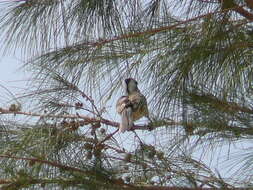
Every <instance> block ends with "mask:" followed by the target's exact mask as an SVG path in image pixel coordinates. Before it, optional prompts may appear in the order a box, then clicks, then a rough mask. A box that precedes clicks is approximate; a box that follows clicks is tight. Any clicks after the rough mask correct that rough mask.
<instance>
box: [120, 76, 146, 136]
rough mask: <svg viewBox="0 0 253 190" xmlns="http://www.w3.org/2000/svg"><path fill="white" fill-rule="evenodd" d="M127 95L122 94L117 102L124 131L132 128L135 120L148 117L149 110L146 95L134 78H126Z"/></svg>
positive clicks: (121, 130) (121, 127)
mask: <svg viewBox="0 0 253 190" xmlns="http://www.w3.org/2000/svg"><path fill="white" fill-rule="evenodd" d="M124 89H125V95H124V96H121V97H120V98H119V99H118V101H117V103H116V111H117V113H118V114H119V115H121V123H120V126H119V131H120V132H122V133H124V132H125V131H129V130H131V129H132V127H133V125H134V121H136V120H138V119H140V118H142V117H147V118H148V119H149V111H148V105H147V100H146V97H145V96H144V95H143V94H142V93H141V92H140V90H139V88H138V83H137V81H136V80H135V79H133V78H127V79H125V80H124Z"/></svg>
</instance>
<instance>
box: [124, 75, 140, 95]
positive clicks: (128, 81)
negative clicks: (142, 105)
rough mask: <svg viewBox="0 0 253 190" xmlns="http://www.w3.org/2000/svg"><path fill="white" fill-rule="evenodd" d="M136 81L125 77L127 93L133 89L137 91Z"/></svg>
mask: <svg viewBox="0 0 253 190" xmlns="http://www.w3.org/2000/svg"><path fill="white" fill-rule="evenodd" d="M137 85H138V83H137V81H136V80H135V79H133V78H127V79H125V90H126V93H127V94H131V93H133V92H135V91H139V89H138V87H137Z"/></svg>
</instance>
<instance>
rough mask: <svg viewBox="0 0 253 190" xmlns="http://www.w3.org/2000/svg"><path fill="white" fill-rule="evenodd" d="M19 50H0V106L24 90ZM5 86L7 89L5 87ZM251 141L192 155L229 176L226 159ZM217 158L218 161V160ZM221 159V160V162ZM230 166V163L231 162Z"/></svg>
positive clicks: (4, 105)
mask: <svg viewBox="0 0 253 190" xmlns="http://www.w3.org/2000/svg"><path fill="white" fill-rule="evenodd" d="M0 47H3V44H2V43H1V42H0ZM21 57H22V56H21V54H20V52H18V51H16V53H15V54H5V55H3V52H1V50H0V64H1V69H0V106H1V107H2V106H3V107H8V105H10V104H11V103H13V102H12V101H11V99H12V98H13V97H12V95H10V93H9V92H8V91H10V92H11V93H12V94H15V95H16V96H19V95H20V93H21V91H22V90H24V88H25V84H26V81H27V80H28V79H29V74H28V73H24V72H23V71H22V68H21V67H22V65H23V64H24V62H23V61H22V59H21ZM5 88H7V89H8V91H7V90H6V89H5ZM125 135H126V136H127V134H125ZM251 144H252V143H249V142H246V141H244V142H239V143H235V144H233V145H232V146H230V147H229V146H223V147H221V148H220V149H219V151H217V153H216V154H215V155H214V156H211V155H210V154H208V153H206V154H205V155H202V153H203V150H199V152H196V153H195V154H194V155H195V157H196V158H203V159H204V162H205V163H206V164H207V165H210V166H211V167H212V169H213V170H216V169H217V170H218V171H219V172H220V173H221V175H222V176H230V175H232V173H233V172H235V171H236V169H238V166H237V167H234V168H233V169H229V168H231V167H229V165H228V163H227V164H225V163H226V162H225V161H226V160H228V159H230V158H231V157H232V156H233V155H236V153H237V152H238V151H239V150H240V149H245V150H246V149H247V148H249V147H250V146H251ZM218 160H219V161H218ZM222 160H223V162H222ZM231 166H232V164H231ZM224 168H227V169H226V170H223V169H224Z"/></svg>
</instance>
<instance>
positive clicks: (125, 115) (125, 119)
mask: <svg viewBox="0 0 253 190" xmlns="http://www.w3.org/2000/svg"><path fill="white" fill-rule="evenodd" d="M132 127H133V117H132V108H131V107H128V108H126V109H124V110H123V111H122V114H121V123H120V126H119V131H120V132H122V133H124V132H125V131H127V130H130V129H131V128H132Z"/></svg>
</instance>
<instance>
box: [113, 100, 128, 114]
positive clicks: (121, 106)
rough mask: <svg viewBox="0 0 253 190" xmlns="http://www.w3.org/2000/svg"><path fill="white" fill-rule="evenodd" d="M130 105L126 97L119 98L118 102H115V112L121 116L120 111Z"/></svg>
mask: <svg viewBox="0 0 253 190" xmlns="http://www.w3.org/2000/svg"><path fill="white" fill-rule="evenodd" d="M129 104H130V101H129V99H128V96H121V97H120V98H119V99H118V101H117V104H116V111H117V112H118V113H119V114H121V113H122V111H123V110H124V109H125V108H126V107H128V106H129Z"/></svg>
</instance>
